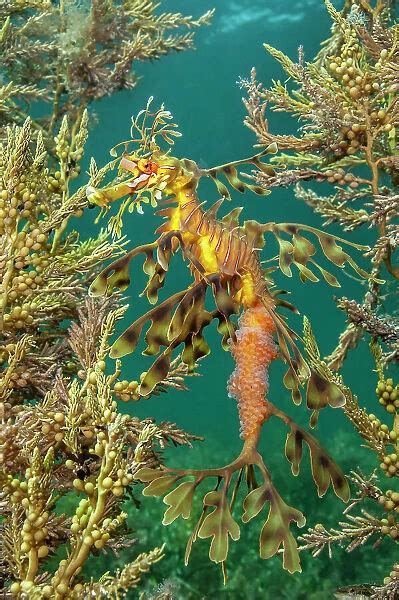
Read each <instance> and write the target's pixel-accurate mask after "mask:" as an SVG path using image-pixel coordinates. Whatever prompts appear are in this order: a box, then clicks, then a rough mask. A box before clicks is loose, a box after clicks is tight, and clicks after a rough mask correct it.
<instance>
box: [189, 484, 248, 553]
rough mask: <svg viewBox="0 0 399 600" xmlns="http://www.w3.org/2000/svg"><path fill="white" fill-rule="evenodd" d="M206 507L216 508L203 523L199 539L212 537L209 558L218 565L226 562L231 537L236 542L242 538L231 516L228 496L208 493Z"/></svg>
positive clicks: (221, 493)
mask: <svg viewBox="0 0 399 600" xmlns="http://www.w3.org/2000/svg"><path fill="white" fill-rule="evenodd" d="M204 506H215V507H216V508H215V510H213V511H212V512H211V513H210V514H208V515H207V516H206V517H205V519H204V520H203V522H202V525H201V527H200V529H199V531H198V537H200V538H203V539H204V538H208V537H212V541H211V546H210V549H209V558H210V559H211V560H212V561H213V562H216V563H220V562H224V561H225V560H226V558H227V554H228V551H229V536H230V537H231V539H232V540H234V541H236V540H238V539H239V537H240V528H239V526H238V524H237V523H236V521H234V519H233V517H232V516H231V512H230V507H229V502H228V499H227V496H226V495H225V494H223V492H222V491H220V492H218V491H213V492H208V493H207V494H206V495H205V497H204Z"/></svg>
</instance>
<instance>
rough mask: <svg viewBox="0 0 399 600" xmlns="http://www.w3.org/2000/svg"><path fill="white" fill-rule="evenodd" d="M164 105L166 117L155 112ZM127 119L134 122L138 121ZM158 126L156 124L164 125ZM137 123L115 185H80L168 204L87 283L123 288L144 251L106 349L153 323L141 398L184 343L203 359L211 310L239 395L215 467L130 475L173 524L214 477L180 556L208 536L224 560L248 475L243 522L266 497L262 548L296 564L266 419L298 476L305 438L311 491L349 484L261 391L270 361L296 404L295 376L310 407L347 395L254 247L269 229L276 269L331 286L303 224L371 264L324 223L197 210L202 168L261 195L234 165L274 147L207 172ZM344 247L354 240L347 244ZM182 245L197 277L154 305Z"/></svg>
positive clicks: (94, 194) (102, 290)
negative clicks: (235, 451) (280, 368)
mask: <svg viewBox="0 0 399 600" xmlns="http://www.w3.org/2000/svg"><path fill="white" fill-rule="evenodd" d="M160 114H162V115H163V116H161V117H160V116H159V115H160ZM165 114H166V113H165ZM145 116H148V115H147V114H146V115H145ZM152 116H153V117H154V122H157V119H158V122H159V123H161V124H162V122H164V121H165V119H164V113H162V111H158V113H155V115H152ZM134 124H135V125H136V129H138V126H137V121H136V122H134ZM160 131H163V129H162V127H161V128H160ZM140 132H141V139H140V148H139V150H138V151H137V152H135V153H127V152H125V153H124V155H123V157H122V159H121V162H120V173H122V175H123V181H120V178H119V180H118V181H117V182H116V183H115V184H114V185H111V186H108V187H106V188H102V189H98V188H95V187H89V188H88V190H87V195H88V198H89V201H90V202H91V203H93V204H97V205H99V206H101V207H102V208H103V209H105V210H106V209H107V208H108V207H109V204H110V203H111V202H113V201H116V200H119V199H121V198H126V200H125V201H124V204H123V205H122V211H123V210H124V209H125V208H126V207H128V206H130V207H131V206H132V205H133V206H135V207H136V208H137V209H138V211H139V212H141V210H142V208H141V205H142V202H143V201H146V202H148V201H150V202H151V204H152V205H157V203H158V202H159V201H162V204H163V205H165V207H163V208H162V209H161V210H159V211H158V214H159V215H160V216H162V217H163V218H164V223H163V224H162V225H161V226H160V227H159V228H158V230H157V234H158V237H157V239H156V240H155V241H154V242H152V243H150V244H146V245H143V246H140V247H138V248H134V249H133V250H131V251H130V252H128V253H127V254H126V255H125V256H123V257H122V258H121V259H119V260H117V261H115V262H113V263H112V264H111V265H110V266H109V267H107V268H106V269H105V270H104V271H103V272H102V273H101V274H100V275H99V276H98V277H97V278H96V280H95V281H94V282H93V284H92V286H91V293H92V295H95V296H96V295H103V294H107V293H111V292H112V290H113V289H114V288H115V287H119V288H120V289H122V290H124V289H126V288H127V287H128V285H129V283H130V276H129V264H130V261H131V259H132V258H133V257H135V256H137V255H140V254H143V255H144V256H145V261H144V271H145V273H147V275H148V278H149V280H148V284H147V287H146V290H145V292H146V294H147V297H148V299H149V301H150V302H151V303H152V304H154V305H155V306H154V307H153V308H152V309H150V310H149V311H148V312H147V313H146V314H145V315H142V316H141V317H139V318H138V319H137V320H136V321H135V322H134V323H133V324H132V325H130V327H128V328H127V329H126V331H125V332H124V333H123V334H122V335H121V336H120V337H119V338H118V339H117V340H116V341H115V343H114V344H113V346H112V348H111V353H110V354H111V356H112V357H114V358H118V357H121V356H123V355H125V354H127V353H129V352H133V351H134V350H135V348H136V346H137V344H138V341H139V338H140V336H141V333H142V330H143V328H144V325H145V324H146V323H150V326H149V328H148V329H147V332H146V335H145V341H146V343H147V348H146V349H145V351H144V353H145V354H148V355H153V356H155V361H154V363H153V365H152V366H151V367H150V369H149V370H148V371H147V372H146V374H145V376H144V378H143V379H142V381H141V383H140V386H139V389H138V393H139V394H140V395H141V396H148V395H149V394H151V392H152V391H153V390H154V388H155V387H156V385H157V384H158V383H160V382H161V381H162V380H163V379H164V378H165V377H166V376H167V373H168V369H169V367H170V364H171V360H172V354H173V352H174V350H175V349H177V348H180V347H181V346H183V351H182V354H181V356H182V361H183V362H184V363H185V364H186V365H187V368H188V370H189V371H190V370H193V369H194V368H195V365H196V362H197V361H198V360H199V359H200V358H202V357H203V356H205V355H206V354H208V352H209V347H208V345H207V343H206V340H205V338H204V334H203V331H204V329H205V328H206V326H207V325H209V323H211V322H212V321H213V320H214V319H216V320H218V323H219V324H218V329H219V331H220V333H221V334H222V340H223V345H224V347H225V349H228V350H229V351H230V352H231V354H232V356H233V358H234V361H235V369H234V371H233V373H232V375H231V377H230V379H229V382H228V392H229V395H230V396H231V397H233V398H235V399H236V401H237V405H238V411H239V416H240V425H241V437H242V439H243V449H242V451H241V453H240V455H239V456H238V457H237V458H236V459H235V460H234V461H233V462H232V463H230V464H228V465H225V466H222V467H220V468H214V469H205V470H190V469H184V470H179V469H171V468H167V467H163V468H162V469H140V470H139V471H138V472H137V473H136V478H137V479H139V480H141V481H144V482H147V483H148V485H147V487H146V488H145V490H144V494H145V495H154V496H164V502H165V503H166V504H167V505H168V509H167V510H166V512H165V517H164V521H163V522H164V524H169V523H171V522H172V521H174V520H175V519H176V518H177V517H179V516H182V517H183V518H188V517H189V515H190V511H191V503H192V499H193V495H194V493H195V491H196V489H197V487H198V486H199V485H200V484H201V482H202V481H203V480H204V479H206V478H208V477H214V478H215V481H216V484H215V487H214V489H213V491H209V492H208V493H207V494H205V496H204V498H203V511H202V514H201V516H200V518H199V521H198V522H197V525H196V526H195V528H194V531H193V533H192V536H191V537H190V539H189V542H188V545H187V552H186V560H188V557H189V554H190V551H191V546H192V543H193V542H194V541H195V540H196V539H197V538H207V537H211V538H212V541H211V547H210V558H211V559H212V560H214V561H215V562H220V563H222V564H223V565H224V563H225V560H226V557H227V553H228V539H229V537H230V538H232V539H233V540H236V539H238V537H239V527H238V524H237V523H236V521H235V520H234V519H233V516H232V508H233V504H234V502H235V500H236V497H237V491H238V488H239V487H240V485H241V484H242V483H243V482H245V483H246V484H247V486H248V494H247V496H246V497H245V499H244V502H243V507H244V513H243V515H242V520H243V521H244V522H246V521H248V520H249V519H251V518H253V517H255V516H256V515H257V514H258V513H260V511H261V510H262V509H263V507H264V506H265V505H268V506H269V512H268V516H267V519H266V522H265V524H264V526H263V528H262V531H261V534H260V554H261V556H262V557H263V558H268V557H270V556H273V555H274V554H275V553H276V552H277V551H278V549H279V548H280V546H282V547H283V564H284V567H285V568H287V569H288V570H289V571H290V572H293V571H296V570H300V563H299V556H298V551H297V547H296V543H295V539H294V537H293V535H292V533H291V532H290V529H289V526H290V523H291V521H295V522H296V523H297V524H298V525H303V524H304V517H303V515H302V513H300V511H298V510H296V509H294V508H292V507H290V506H288V505H287V504H285V502H284V501H283V499H282V498H281V496H280V495H279V494H278V492H277V490H276V489H275V487H274V486H273V483H272V480H271V477H270V474H269V472H268V470H267V468H266V466H265V463H264V461H263V458H262V457H261V456H260V454H259V452H258V451H257V444H258V440H259V436H260V432H261V429H262V426H263V424H264V423H265V421H267V420H268V419H269V418H270V417H272V416H275V417H277V418H280V419H282V420H283V421H284V422H285V423H286V425H287V426H288V427H289V430H290V431H289V433H288V435H287V440H286V456H287V458H288V460H289V461H290V463H291V467H292V472H293V474H294V475H297V474H298V472H299V464H300V461H301V458H302V447H303V444H307V446H308V447H309V450H310V456H311V463H312V473H313V477H314V480H315V483H316V486H317V489H318V493H319V495H323V494H324V493H325V492H326V490H327V488H328V487H329V485H330V483H331V484H332V486H333V488H334V491H335V493H336V494H337V495H338V496H339V497H341V498H342V499H343V500H348V497H349V488H348V484H347V482H346V479H345V477H344V476H343V474H342V472H341V471H340V469H339V468H338V467H337V466H336V465H335V463H334V462H333V460H332V459H331V458H330V456H329V455H328V454H327V453H326V452H325V451H324V450H323V449H322V448H321V447H320V445H319V444H318V442H317V441H316V440H315V438H314V437H313V436H311V435H310V433H309V432H308V431H306V430H304V429H302V428H301V427H299V426H298V425H296V424H295V423H294V421H292V419H291V418H290V417H289V416H288V415H286V414H285V413H283V412H282V411H281V410H279V409H278V408H277V407H276V406H275V405H274V404H272V403H271V402H270V401H269V400H268V399H267V398H266V395H267V391H268V370H269V366H270V364H271V362H272V361H273V360H274V359H276V358H277V357H281V358H282V359H283V360H284V361H285V362H286V363H287V366H288V371H287V374H286V376H285V378H284V384H285V386H286V387H287V388H288V389H290V390H291V393H292V397H293V400H294V402H295V403H296V404H299V403H300V401H301V394H300V386H301V385H302V384H303V383H305V382H307V405H308V407H309V408H311V409H312V410H313V415H317V413H318V411H319V410H320V409H321V408H323V407H325V406H327V405H330V406H333V407H336V406H342V404H343V402H344V397H343V394H342V392H341V390H340V389H339V387H338V386H337V385H336V384H335V383H332V382H331V381H327V380H326V378H325V372H322V370H320V368H319V367H318V364H317V360H310V365H309V364H308V363H307V362H306V361H305V360H304V358H303V357H302V354H301V353H300V351H299V349H298V347H297V344H296V340H295V338H296V337H297V336H296V334H295V333H294V332H293V331H292V330H291V329H290V328H289V327H288V325H287V324H286V323H285V321H284V319H283V317H282V316H281V315H280V314H279V312H278V309H279V308H280V307H281V306H282V307H286V308H291V309H293V307H292V305H290V304H289V303H288V302H286V301H285V300H282V299H281V298H280V297H279V294H278V293H277V292H275V291H274V289H273V284H272V281H271V279H270V272H269V270H268V271H267V272H266V271H265V270H264V269H263V268H262V265H261V262H260V248H262V247H263V245H264V236H265V235H266V234H271V235H273V236H274V238H275V239H276V240H277V242H278V246H279V255H278V267H279V268H280V270H281V271H282V272H283V273H284V274H286V275H288V276H291V274H292V272H291V268H292V267H296V268H297V269H298V271H299V274H300V276H301V278H302V279H303V280H310V281H316V280H317V277H316V276H315V274H314V272H313V271H312V270H311V269H310V266H312V267H314V268H316V269H318V270H319V272H320V273H321V274H322V276H323V277H324V278H325V279H326V281H327V282H328V283H330V284H331V285H339V284H338V282H337V280H336V279H335V277H334V276H333V275H332V274H331V273H329V272H328V271H326V270H325V269H324V268H322V267H321V266H320V265H318V263H317V262H316V261H315V260H314V258H313V256H314V254H315V253H316V249H315V246H314V245H313V244H312V242H310V241H309V240H308V239H307V237H304V236H303V235H302V233H303V232H305V233H307V234H311V235H313V236H316V237H317V238H318V240H319V243H320V245H321V248H322V250H323V252H324V254H325V256H326V257H327V258H328V259H329V260H330V261H332V262H333V263H335V264H336V265H338V266H339V267H343V266H344V264H345V263H348V264H350V265H351V266H352V267H353V268H354V269H355V270H356V271H357V272H358V273H359V274H361V275H362V276H367V274H365V273H364V272H363V271H362V270H361V269H360V268H359V267H358V266H357V265H356V263H355V262H354V261H353V259H352V258H351V257H350V256H349V255H348V254H346V253H345V252H344V251H343V250H342V248H341V246H339V245H338V244H337V242H341V243H346V242H345V241H344V240H340V239H338V238H335V237H334V236H332V235H330V234H327V233H325V232H321V231H318V230H316V229H314V228H312V227H308V226H305V225H301V226H300V225H297V224H292V223H283V224H276V223H265V224H260V223H258V222H256V221H245V222H244V223H243V224H240V223H239V220H238V219H239V215H240V210H241V209H233V210H232V211H231V212H230V213H229V214H228V215H226V216H224V217H223V218H218V216H217V211H218V209H219V207H220V205H221V204H222V201H223V199H222V200H220V201H218V202H216V203H215V204H214V205H213V206H212V207H211V208H210V209H208V210H205V209H204V207H203V203H201V202H200V200H199V198H198V191H197V190H198V183H199V181H200V179H201V177H211V178H212V179H213V180H214V181H215V183H216V185H217V187H218V190H219V191H220V192H221V194H222V196H223V198H229V192H228V189H227V188H226V186H225V185H224V184H223V183H222V182H221V180H220V177H221V176H224V177H225V178H226V179H227V182H228V183H229V184H230V185H231V186H232V187H233V188H235V189H236V190H238V191H240V192H243V191H245V189H246V188H247V189H248V188H249V189H251V190H252V191H253V192H255V193H258V194H261V193H267V190H264V189H263V188H259V187H257V186H252V185H250V184H249V183H244V181H243V180H242V179H241V178H240V176H239V175H238V172H237V168H236V167H237V166H239V165H245V164H254V165H255V166H256V167H257V168H259V169H261V170H262V171H264V172H266V173H267V174H270V176H272V175H273V169H272V168H271V167H270V165H267V164H265V163H264V162H263V161H262V159H263V157H264V156H265V155H267V154H270V153H275V152H276V151H277V148H276V147H275V145H272V146H269V147H268V148H266V149H265V150H264V151H263V152H261V153H259V154H257V155H255V156H252V157H250V158H248V159H245V160H241V161H237V162H235V163H229V164H225V165H221V166H219V167H216V168H214V169H208V170H204V169H200V168H199V167H198V166H197V165H196V163H194V162H193V161H190V160H186V159H178V158H174V157H172V156H170V155H169V154H168V153H163V152H162V151H161V150H160V149H159V147H158V146H157V145H156V144H155V142H154V139H155V137H156V127H154V125H153V126H152V128H151V131H150V133H148V129H147V128H146V127H145V126H144V125H142V126H141V128H140ZM126 177H127V178H126ZM146 195H147V197H145V196H146ZM161 199H162V200H161ZM286 236H289V237H290V240H287V239H286ZM350 245H352V246H354V247H356V248H360V247H359V246H356V245H355V244H350ZM179 247H180V249H181V252H182V254H183V257H184V258H185V259H186V260H187V261H188V264H189V268H190V270H191V273H192V276H193V282H192V283H191V284H190V285H189V287H188V288H187V289H184V290H182V291H180V292H177V293H175V294H173V295H172V296H170V297H169V298H167V299H166V300H164V301H163V302H161V303H157V300H158V290H159V289H160V288H161V287H163V285H164V283H165V277H166V274H167V272H168V268H169V261H170V259H171V256H172V255H173V254H174V253H176V252H177V251H178V249H179ZM207 290H211V293H212V295H213V297H214V301H215V309H214V310H213V311H210V310H208V309H207V308H206V307H205V295H206V293H207ZM237 314H240V317H239V321H238V327H237V324H236V323H235V322H234V320H233V319H232V317H233V316H234V315H237ZM255 467H256V469H257V470H258V472H259V473H260V476H261V483H258V482H257V479H256V471H255ZM176 484H177V485H176ZM212 507H213V510H211V509H212Z"/></svg>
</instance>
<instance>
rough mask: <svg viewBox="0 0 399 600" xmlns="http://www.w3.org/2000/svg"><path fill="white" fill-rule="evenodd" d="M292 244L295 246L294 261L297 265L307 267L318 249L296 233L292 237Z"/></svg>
mask: <svg viewBox="0 0 399 600" xmlns="http://www.w3.org/2000/svg"><path fill="white" fill-rule="evenodd" d="M292 243H293V246H294V260H295V262H296V263H301V264H302V265H305V264H306V263H307V262H308V260H309V259H310V257H311V256H313V255H314V254H316V248H315V247H314V246H313V244H312V243H311V242H309V240H307V239H306V238H304V237H303V236H302V235H299V234H298V233H294V235H293V236H292Z"/></svg>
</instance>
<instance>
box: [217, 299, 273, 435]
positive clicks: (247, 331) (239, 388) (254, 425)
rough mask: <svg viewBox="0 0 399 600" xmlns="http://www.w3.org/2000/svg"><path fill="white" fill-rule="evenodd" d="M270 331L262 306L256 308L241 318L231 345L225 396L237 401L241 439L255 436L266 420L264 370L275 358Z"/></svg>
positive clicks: (271, 321)
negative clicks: (231, 368)
mask: <svg viewBox="0 0 399 600" xmlns="http://www.w3.org/2000/svg"><path fill="white" fill-rule="evenodd" d="M274 331H275V326H274V323H273V320H272V318H271V316H270V314H269V312H268V311H267V309H266V308H265V307H264V306H263V305H257V306H255V307H252V308H248V309H247V310H246V311H245V312H244V314H243V315H242V317H241V319H240V321H239V329H238V330H237V333H236V335H237V340H236V342H235V343H234V344H232V348H231V352H232V354H233V356H234V359H235V361H236V368H235V369H234V371H233V373H232V374H231V376H230V379H229V382H228V384H227V389H228V392H229V396H230V397H231V398H235V399H236V400H237V403H238V411H239V415H240V424H241V437H242V438H243V439H244V440H245V439H248V438H249V437H250V436H251V435H253V434H254V433H256V432H257V430H258V429H259V426H260V425H261V424H262V423H263V421H264V420H265V418H266V417H267V413H268V408H267V401H266V393H267V391H268V388H269V382H268V368H269V365H270V363H271V362H272V360H274V359H275V358H276V356H277V348H276V345H275V343H274V341H273V333H274Z"/></svg>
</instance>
